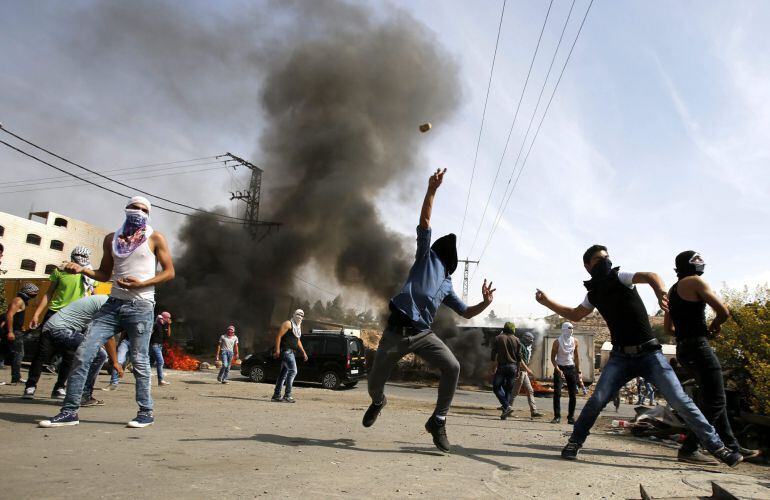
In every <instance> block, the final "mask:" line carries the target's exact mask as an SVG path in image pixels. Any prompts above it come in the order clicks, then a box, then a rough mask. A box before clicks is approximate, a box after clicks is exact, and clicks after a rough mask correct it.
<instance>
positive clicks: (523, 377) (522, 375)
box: [511, 370, 537, 412]
mask: <svg viewBox="0 0 770 500" xmlns="http://www.w3.org/2000/svg"><path fill="white" fill-rule="evenodd" d="M522 385H523V386H524V390H525V391H527V402H528V403H529V410H530V411H532V412H535V411H537V406H535V391H534V389H532V383H530V381H529V374H528V373H527V372H525V371H524V370H521V371H520V372H519V376H518V377H516V384H515V385H514V386H513V393H512V394H511V405H513V400H514V399H516V396H518V395H519V391H520V390H521V386H522Z"/></svg>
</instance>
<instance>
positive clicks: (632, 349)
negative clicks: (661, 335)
mask: <svg viewBox="0 0 770 500" xmlns="http://www.w3.org/2000/svg"><path fill="white" fill-rule="evenodd" d="M660 349H661V347H660V342H659V341H658V339H650V340H648V341H647V342H643V343H641V344H639V345H624V346H613V347H612V350H613V351H615V352H622V353H623V354H641V353H643V352H650V351H659V350H660Z"/></svg>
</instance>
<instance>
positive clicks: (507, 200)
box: [474, 0, 594, 274]
mask: <svg viewBox="0 0 770 500" xmlns="http://www.w3.org/2000/svg"><path fill="white" fill-rule="evenodd" d="M593 3H594V0H591V1H590V3H589V4H588V8H587V9H586V12H585V14H584V15H583V20H582V21H581V22H580V27H579V28H578V31H577V34H576V35H575V39H574V40H573V42H572V46H571V47H570V49H569V53H568V54H567V58H566V59H565V60H564V64H563V65H562V68H561V72H560V73H559V78H558V79H557V80H556V84H555V85H554V88H553V92H551V97H550V98H549V99H548V104H547V105H546V107H545V111H543V115H542V116H541V117H540V122H539V123H538V125H537V129H535V134H534V135H533V136H532V142H530V144H529V148H528V149H527V154H526V156H525V157H524V161H523V162H522V164H521V168H520V169H519V173H518V175H517V176H516V180H515V181H514V183H513V187H512V188H511V191H510V193H507V198H506V195H505V194H504V195H503V198H504V200H505V202H504V204H503V205H502V210H501V211H500V213H499V215H498V218H497V220H496V221H495V224H494V225H493V227H492V231H491V232H490V234H489V238H487V242H486V244H485V245H484V248H483V250H482V252H481V254H480V255H479V260H481V257H482V256H483V255H484V253H485V252H486V250H487V248H488V247H489V244H490V243H491V241H492V236H493V235H494V233H495V231H496V230H497V227H498V226H499V224H500V221H501V220H502V216H503V213H505V210H506V209H507V208H508V203H509V202H510V201H511V197H512V196H513V192H514V190H515V189H516V186H517V185H518V183H519V178H520V177H521V173H522V172H523V171H524V168H525V167H526V165H527V160H528V159H529V155H530V153H531V152H532V147H533V146H534V145H535V141H536V140H537V136H538V135H539V134H540V128H541V127H542V126H543V121H544V120H545V117H546V115H547V114H548V110H549V109H550V108H551V103H552V102H553V98H554V96H556V90H557V89H558V88H559V83H561V79H562V77H563V76H564V71H565V70H566V69H567V64H568V63H569V61H570V58H571V57H572V52H573V50H574V49H575V45H576V44H577V41H578V39H579V38H580V33H581V32H582V31H583V26H584V25H585V22H586V19H587V18H588V13H589V12H590V11H591V7H592V6H593ZM573 6H574V1H573ZM570 12H571V9H570ZM514 170H515V166H514ZM509 182H510V181H509ZM474 274H475V273H474Z"/></svg>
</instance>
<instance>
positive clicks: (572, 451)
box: [561, 441, 583, 460]
mask: <svg viewBox="0 0 770 500" xmlns="http://www.w3.org/2000/svg"><path fill="white" fill-rule="evenodd" d="M582 447H583V446H582V445H579V444H577V443H573V442H572V441H567V444H566V445H565V446H564V448H563V449H562V450H561V458H563V459H565V460H577V456H578V452H579V451H580V448H582Z"/></svg>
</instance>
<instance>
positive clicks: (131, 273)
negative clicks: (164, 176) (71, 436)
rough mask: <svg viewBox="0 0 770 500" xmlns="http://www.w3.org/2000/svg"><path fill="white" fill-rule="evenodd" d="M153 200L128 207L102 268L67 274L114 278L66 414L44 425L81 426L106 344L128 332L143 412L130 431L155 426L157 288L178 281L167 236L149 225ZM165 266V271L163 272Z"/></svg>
mask: <svg viewBox="0 0 770 500" xmlns="http://www.w3.org/2000/svg"><path fill="white" fill-rule="evenodd" d="M151 208H152V207H151V205H150V202H149V201H148V200H147V199H146V198H143V197H141V196H135V197H133V198H131V199H130V200H129V201H128V204H126V207H125V221H124V222H123V224H122V225H121V227H120V228H119V229H118V230H117V231H115V232H114V233H110V234H108V235H107V237H106V238H105V239H104V244H103V248H104V256H103V257H102V262H101V264H100V266H99V269H97V270H92V269H88V268H86V267H83V266H81V265H80V264H76V263H74V262H72V263H69V264H66V265H65V270H66V271H67V272H70V273H73V274H84V275H86V276H88V277H89V278H92V279H95V280H97V281H109V280H110V279H113V285H112V291H111V293H110V298H109V300H107V302H106V303H105V304H104V306H102V307H101V309H99V312H97V313H96V315H95V316H94V320H93V322H92V323H91V331H90V333H89V335H88V336H87V337H86V338H85V340H83V342H82V343H81V344H80V346H79V347H78V350H77V352H76V353H75V359H74V362H73V367H72V372H71V373H70V377H69V385H68V386H67V395H66V397H65V398H64V405H63V406H62V408H61V412H60V413H59V414H58V415H56V416H55V417H53V418H51V419H50V420H42V421H41V422H40V426H41V427H60V426H65V425H77V424H78V423H79V422H80V420H79V419H78V414H77V411H78V408H79V407H80V399H81V396H82V393H83V386H84V385H85V381H86V376H87V375H88V368H89V366H90V364H91V361H92V360H93V359H94V357H95V356H96V354H97V352H98V350H99V348H100V346H101V345H102V344H104V343H105V342H106V341H107V339H109V338H110V337H112V336H114V335H115V334H117V333H118V332H120V331H125V332H126V335H127V336H128V340H129V342H130V344H131V363H132V364H133V367H134V377H135V379H136V402H137V404H138V405H139V411H138V413H137V415H136V417H135V418H134V419H133V420H131V421H130V422H128V426H129V427H146V426H148V425H151V424H152V423H153V422H154V421H155V418H154V416H153V413H152V410H153V403H152V396H151V394H150V390H151V388H150V386H151V384H150V375H151V373H150V357H149V354H148V353H149V347H150V335H151V333H152V323H153V317H154V307H155V286H156V285H159V284H161V283H164V282H166V281H169V280H171V279H173V278H174V264H173V262H172V260H171V254H170V252H169V248H168V244H167V243H166V238H165V237H164V236H163V235H162V234H161V233H159V232H157V231H155V230H153V228H152V226H150V225H149V224H148V221H149V217H150V209H151ZM158 264H160V267H161V271H160V272H157V271H156V268H157V265H158Z"/></svg>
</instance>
